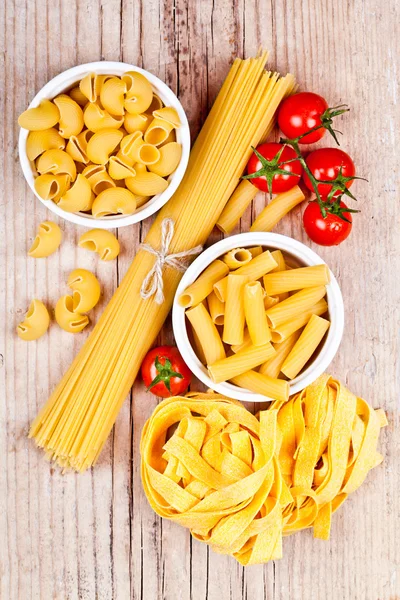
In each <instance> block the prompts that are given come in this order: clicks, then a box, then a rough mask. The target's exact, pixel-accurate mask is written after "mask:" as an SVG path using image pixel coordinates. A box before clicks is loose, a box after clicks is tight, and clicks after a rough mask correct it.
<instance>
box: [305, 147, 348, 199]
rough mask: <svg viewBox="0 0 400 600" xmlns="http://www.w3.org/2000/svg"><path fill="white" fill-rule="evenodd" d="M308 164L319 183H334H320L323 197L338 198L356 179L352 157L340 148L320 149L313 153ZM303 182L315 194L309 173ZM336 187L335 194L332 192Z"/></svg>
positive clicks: (308, 159)
mask: <svg viewBox="0 0 400 600" xmlns="http://www.w3.org/2000/svg"><path fill="white" fill-rule="evenodd" d="M306 163H307V166H308V168H309V169H310V171H311V173H312V175H313V176H314V177H315V179H317V181H332V182H333V184H330V183H319V184H318V192H319V193H320V195H321V196H324V197H328V196H332V197H334V198H336V197H337V196H340V195H341V194H343V193H344V192H345V190H346V189H348V188H349V187H350V186H351V185H352V184H353V181H354V179H355V175H356V168H355V166H354V163H353V161H352V159H351V158H350V156H349V155H348V154H347V153H346V152H343V150H340V149H339V148H319V149H318V150H314V151H313V152H311V153H310V154H309V155H308V156H307V158H306ZM303 181H304V183H305V185H306V186H307V188H308V189H309V190H311V191H312V192H314V188H313V185H312V183H311V181H310V178H309V177H308V175H307V173H306V172H305V171H304V173H303ZM332 186H334V192H333V194H331V192H332Z"/></svg>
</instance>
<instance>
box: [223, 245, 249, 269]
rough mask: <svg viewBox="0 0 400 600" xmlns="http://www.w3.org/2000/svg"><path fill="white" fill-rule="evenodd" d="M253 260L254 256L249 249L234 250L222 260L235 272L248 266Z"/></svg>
mask: <svg viewBox="0 0 400 600" xmlns="http://www.w3.org/2000/svg"><path fill="white" fill-rule="evenodd" d="M252 258H253V255H252V253H251V252H250V250H248V249H247V248H234V249H233V250H230V251H229V252H227V253H226V254H224V256H223V258H222V260H223V261H224V263H226V264H227V265H228V267H229V268H230V269H231V270H234V269H238V268H239V267H243V266H244V265H247V263H249V262H250V261H251V260H252Z"/></svg>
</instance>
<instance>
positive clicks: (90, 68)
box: [18, 61, 190, 229]
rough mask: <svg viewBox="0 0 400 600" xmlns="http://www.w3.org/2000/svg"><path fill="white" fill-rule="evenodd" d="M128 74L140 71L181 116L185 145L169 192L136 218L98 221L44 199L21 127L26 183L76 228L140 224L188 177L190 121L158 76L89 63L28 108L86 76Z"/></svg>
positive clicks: (53, 82) (56, 80) (53, 83)
mask: <svg viewBox="0 0 400 600" xmlns="http://www.w3.org/2000/svg"><path fill="white" fill-rule="evenodd" d="M126 71H137V72H138V73H141V74H142V75H144V76H145V77H146V78H147V79H148V80H149V81H150V83H151V85H152V87H153V89H154V91H155V93H157V94H158V95H160V97H161V99H162V100H163V101H164V102H165V103H167V104H168V105H169V106H173V107H174V108H175V109H176V110H177V112H178V115H179V118H180V121H181V126H180V128H179V129H177V140H178V141H179V143H180V144H181V145H182V156H181V160H180V163H179V165H178V167H177V168H176V170H175V171H174V172H173V173H172V174H171V175H170V177H169V185H168V187H167V189H166V190H165V191H164V192H162V193H161V194H157V195H156V196H153V198H152V199H151V200H149V201H148V202H147V203H146V204H145V205H144V206H143V207H140V208H139V209H138V210H137V211H136V212H135V213H133V214H132V215H125V216H115V217H107V218H104V219H96V218H95V217H92V216H90V215H83V214H82V213H69V212H66V211H64V210H62V209H61V208H59V207H58V206H57V204H55V203H54V202H53V201H52V200H44V199H43V198H41V197H40V196H39V194H37V192H36V190H35V187H34V180H35V177H34V171H33V169H32V164H31V162H30V161H29V159H28V156H27V154H26V140H27V138H28V134H29V131H28V130H27V129H23V128H22V127H21V128H20V132H19V138H18V154H19V161H20V164H21V168H22V172H23V174H24V177H25V180H26V182H27V184H28V185H29V187H30V189H31V190H32V192H33V193H34V194H35V196H36V198H38V199H39V200H40V201H41V203H42V204H44V206H45V207H46V208H48V209H49V210H51V211H52V212H53V213H55V214H56V215H58V216H59V217H61V218H63V219H65V220H66V221H70V222H72V223H75V224H76V225H83V226H84V227H90V228H94V227H96V228H100V229H114V228H118V227H124V226H126V225H132V224H133V223H139V222H140V221H143V220H144V219H146V218H147V217H149V216H150V215H152V214H154V213H155V212H157V211H158V210H160V208H162V207H163V206H164V204H166V203H167V202H168V200H169V199H170V198H171V196H172V195H173V194H174V193H175V192H176V190H177V188H178V186H179V184H180V183H181V181H182V179H183V176H184V174H185V171H186V168H187V165H188V161H189V154H190V129H189V123H188V120H187V116H186V113H185V111H184V109H183V106H182V104H181V103H180V101H179V100H178V98H177V96H176V95H175V94H174V92H173V91H172V90H171V89H170V88H169V87H168V86H167V84H166V83H164V82H163V81H161V79H159V78H158V77H156V76H155V75H153V74H152V73H150V72H149V71H146V70H145V69H142V68H140V67H137V66H135V65H132V64H129V63H125V62H118V61H95V62H91V63H85V64H81V65H77V66H75V67H71V68H70V69H67V70H66V71H63V72H62V73H59V74H58V75H56V76H55V77H53V78H52V79H50V80H49V81H48V82H47V83H46V84H45V85H44V86H43V87H42V88H41V89H40V90H39V91H38V93H37V94H36V95H35V97H34V98H33V100H32V101H31V103H30V104H29V106H28V108H34V107H36V106H38V105H39V104H40V102H41V101H42V100H44V99H49V100H51V99H53V98H54V97H55V96H57V95H58V94H60V93H62V92H64V91H65V90H67V89H69V88H70V87H72V86H73V84H74V83H77V82H78V81H79V80H80V79H82V77H84V76H85V75H87V74H88V73H92V72H95V73H98V74H100V75H106V74H111V75H122V74H123V73H125V72H126Z"/></svg>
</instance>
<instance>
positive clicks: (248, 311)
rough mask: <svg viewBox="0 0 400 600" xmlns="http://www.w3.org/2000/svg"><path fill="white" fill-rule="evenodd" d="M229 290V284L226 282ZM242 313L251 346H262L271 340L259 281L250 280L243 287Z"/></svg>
mask: <svg viewBox="0 0 400 600" xmlns="http://www.w3.org/2000/svg"><path fill="white" fill-rule="evenodd" d="M228 290H229V284H228ZM243 298H244V314H245V317H246V323H247V329H248V330H249V335H250V339H251V343H252V344H253V346H262V345H263V344H266V343H267V342H269V341H270V340H271V332H270V330H269V327H268V323H267V315H266V314H265V308H264V298H263V293H262V287H261V283H260V282H259V281H252V282H250V283H246V285H245V287H244V296H243Z"/></svg>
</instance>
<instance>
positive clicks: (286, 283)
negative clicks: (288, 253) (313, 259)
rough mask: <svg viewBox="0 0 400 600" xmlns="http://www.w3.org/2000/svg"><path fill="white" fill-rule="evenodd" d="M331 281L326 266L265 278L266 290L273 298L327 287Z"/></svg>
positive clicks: (286, 272)
mask: <svg viewBox="0 0 400 600" xmlns="http://www.w3.org/2000/svg"><path fill="white" fill-rule="evenodd" d="M329 280H330V277H329V269H328V267H327V265H325V264H322V265H316V266H313V267H302V268H299V269H291V270H290V271H281V272H279V273H268V274H267V275H264V277H263V281H264V287H265V290H266V292H267V294H270V295H271V296H275V295H277V294H282V293H283V292H292V291H293V290H302V289H304V288H308V287H316V286H319V285H326V284H327V283H329Z"/></svg>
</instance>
